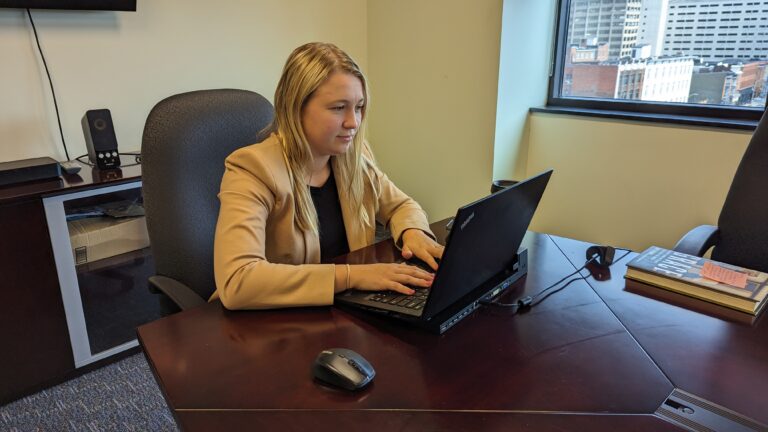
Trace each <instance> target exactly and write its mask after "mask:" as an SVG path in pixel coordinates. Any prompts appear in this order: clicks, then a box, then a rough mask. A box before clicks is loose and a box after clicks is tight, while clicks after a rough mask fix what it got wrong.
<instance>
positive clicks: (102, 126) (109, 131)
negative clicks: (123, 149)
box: [82, 109, 120, 169]
mask: <svg viewBox="0 0 768 432" xmlns="http://www.w3.org/2000/svg"><path fill="white" fill-rule="evenodd" d="M82 124H83V135H85V146H86V147H87V148H88V159H89V160H90V161H91V163H93V164H95V165H96V166H97V167H98V168H99V169H111V168H118V167H119V166H120V154H119V153H118V151H117V137H116V136H115V127H114V126H113V125H112V114H110V112H109V110H108V109H97V110H88V111H86V112H85V115H83V120H82Z"/></svg>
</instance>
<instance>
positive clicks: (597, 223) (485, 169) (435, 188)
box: [0, 0, 751, 249]
mask: <svg viewBox="0 0 768 432" xmlns="http://www.w3.org/2000/svg"><path fill="white" fill-rule="evenodd" d="M554 5H555V0H546V1H545V0H542V1H536V2H531V1H529V0H477V1H474V2H472V7H468V6H467V1H466V0H386V1H384V0H372V1H370V0H369V1H368V2H366V1H362V0H322V1H318V0H290V1H284V0H257V1H238V0H222V1H220V2H216V3H213V2H210V1H201V0H194V1H182V0H162V1H148V0H139V2H138V9H139V11H138V12H136V13H122V12H56V11H35V12H34V16H35V17H36V22H37V25H38V31H39V33H40V37H41V42H42V45H43V49H44V50H45V53H46V57H47V59H48V63H49V66H50V68H51V71H52V73H53V78H54V84H55V85H56V90H57V95H58V97H59V106H60V109H61V113H62V122H63V126H64V133H65V137H66V139H67V143H68V145H69V147H70V154H71V155H72V156H75V155H80V154H83V153H85V144H84V142H83V135H82V130H81V127H80V118H81V117H82V115H83V113H84V112H85V110H87V109H93V108H110V109H111V110H112V115H113V118H114V120H115V128H116V130H117V136H118V142H119V145H120V148H121V149H123V150H126V151H127V150H137V149H139V147H140V141H141V133H142V129H143V125H144V120H145V118H146V115H147V113H148V112H149V110H150V109H151V108H152V106H153V105H154V104H155V103H156V102H158V101H159V100H160V99H162V98H164V97H166V96H169V95H171V94H175V93H179V92H182V91H189V90H195V89H203V88H217V87H233V88H245V89H252V90H255V91H258V92H260V93H262V94H264V95H265V96H267V97H268V98H269V99H271V98H272V93H273V91H274V87H275V84H276V82H277V78H278V76H279V73H280V69H281V67H282V65H283V62H284V60H285V58H286V57H287V55H288V53H289V52H290V51H291V50H292V49H293V48H294V47H296V46H298V45H299V44H301V43H303V42H307V41H310V40H325V41H330V42H334V43H337V44H338V45H339V46H341V47H342V48H344V49H345V50H347V51H348V52H349V53H350V54H352V55H353V56H354V57H355V58H356V59H357V60H358V62H359V63H360V64H361V66H362V67H363V69H364V70H366V72H367V74H368V75H369V78H370V81H371V88H372V95H373V98H372V109H371V130H370V138H371V141H372V143H373V146H374V150H375V151H376V155H377V157H378V159H379V162H380V164H381V165H382V167H383V168H384V169H385V170H386V171H387V172H388V173H389V175H390V176H391V177H392V178H393V179H394V180H395V181H396V183H397V184H398V185H399V186H400V187H401V188H402V189H404V190H405V191H406V192H408V193H409V194H411V195H412V196H414V197H415V198H416V199H417V200H418V201H419V202H421V203H422V205H423V206H424V207H425V209H426V210H427V211H428V213H429V215H430V220H433V221H434V220H437V219H441V218H444V217H447V216H451V215H453V213H454V212H455V209H456V207H458V206H459V205H462V204H465V203H467V202H469V201H471V200H474V199H476V198H479V197H481V196H483V195H484V194H486V193H487V191H488V187H489V183H490V181H491V178H493V177H495V178H504V177H506V178H520V177H523V176H525V175H531V174H533V173H536V172H538V171H540V170H542V169H544V168H546V167H553V168H555V175H554V177H553V178H552V183H551V185H550V187H549V189H548V190H547V192H546V194H545V197H544V201H543V202H542V206H541V208H540V210H539V212H538V214H537V216H536V218H535V220H534V224H533V228H534V229H536V230H539V231H544V232H552V233H555V234H560V235H565V236H569V237H574V238H578V239H583V240H588V241H593V242H600V243H611V244H616V245H621V246H629V247H632V248H635V249H641V248H644V247H645V246H647V245H649V244H658V245H661V246H671V245H672V244H673V243H674V242H675V240H676V239H677V238H678V237H679V236H680V235H681V234H682V233H684V232H685V231H686V230H687V229H688V228H690V227H692V226H694V225H696V224H701V223H713V222H715V220H716V218H717V214H718V212H719V209H720V207H721V205H722V202H723V199H724V196H725V193H726V191H727V189H728V186H729V184H730V179H731V176H732V175H733V172H734V170H735V168H736V165H737V164H738V161H739V159H740V157H741V154H742V152H743V151H744V148H745V146H746V143H747V142H748V140H749V137H750V135H751V134H750V133H748V132H735V131H728V130H722V129H708V128H693V127H680V126H668V125H658V124H643V123H634V122H625V121H609V120H597V119H589V118H581V117H569V116H562V115H550V114H535V115H528V114H527V109H528V107H530V106H541V105H543V103H544V100H545V98H546V87H547V82H548V76H547V71H548V66H547V65H548V61H549V58H550V50H551V43H550V42H551V33H550V29H551V28H552V25H553V21H552V20H553V16H552V14H553V13H554ZM502 9H503V11H502ZM502 12H503V16H502ZM502 19H503V21H504V31H503V32H502V29H501V27H502ZM0 55H2V57H3V58H4V59H5V60H4V61H2V62H0V100H1V101H2V103H0V161H7V160H15V159H22V158H30V157H37V156H51V157H54V158H56V159H60V160H61V159H64V156H63V151H62V149H61V146H60V143H59V139H58V130H57V127H56V120H55V115H54V111H53V106H52V103H51V100H50V93H49V90H48V87H47V81H46V80H45V79H44V78H45V77H44V72H43V70H42V67H41V65H40V63H39V60H38V55H37V52H36V48H35V46H34V41H33V39H32V36H31V31H30V29H29V24H28V23H27V22H26V16H25V14H24V12H22V11H21V10H18V9H0ZM500 59H501V60H500ZM500 67H501V70H500ZM497 103H498V106H497Z"/></svg>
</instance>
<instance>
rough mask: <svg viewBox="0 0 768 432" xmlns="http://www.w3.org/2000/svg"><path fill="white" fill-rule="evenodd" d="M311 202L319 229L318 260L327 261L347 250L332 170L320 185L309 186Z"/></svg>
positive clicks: (345, 235)
mask: <svg viewBox="0 0 768 432" xmlns="http://www.w3.org/2000/svg"><path fill="white" fill-rule="evenodd" d="M309 191H310V192H311V194H312V203H313V204H315V210H316V211H317V221H318V224H319V225H320V226H319V229H320V261H321V262H329V261H330V260H331V259H333V258H336V257H337V256H339V255H344V254H346V253H348V252H349V243H348V242H347V231H346V230H345V229H344V218H343V216H342V215H341V204H340V203H339V191H338V190H337V189H336V180H335V179H334V178H333V172H331V175H330V177H328V180H327V181H326V182H325V184H324V185H322V186H320V187H314V186H310V187H309Z"/></svg>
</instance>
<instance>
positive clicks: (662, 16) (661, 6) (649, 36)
mask: <svg viewBox="0 0 768 432" xmlns="http://www.w3.org/2000/svg"><path fill="white" fill-rule="evenodd" d="M668 7H669V0H643V6H642V11H641V13H640V32H639V33H638V34H637V43H638V45H649V46H650V50H651V55H652V56H655V57H659V56H661V55H662V54H663V52H662V50H663V48H664V30H665V24H666V22H667V10H668Z"/></svg>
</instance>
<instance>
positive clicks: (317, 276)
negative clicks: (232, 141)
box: [210, 135, 431, 309]
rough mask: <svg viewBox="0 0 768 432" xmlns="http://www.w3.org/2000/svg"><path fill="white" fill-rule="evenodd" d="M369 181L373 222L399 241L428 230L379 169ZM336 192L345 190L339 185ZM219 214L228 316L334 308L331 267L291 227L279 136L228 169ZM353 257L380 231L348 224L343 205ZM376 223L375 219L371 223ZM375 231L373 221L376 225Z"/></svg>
mask: <svg viewBox="0 0 768 432" xmlns="http://www.w3.org/2000/svg"><path fill="white" fill-rule="evenodd" d="M372 174H373V175H372V176H371V178H372V179H373V180H374V181H376V182H378V186H379V187H378V188H377V189H378V190H379V191H380V195H379V196H378V197H375V196H373V195H374V194H373V192H372V188H371V187H367V188H366V194H365V197H364V199H363V205H364V206H365V208H366V210H367V211H368V214H369V215H371V219H373V218H374V217H375V218H376V219H377V220H379V221H380V222H382V223H386V224H388V225H389V227H390V230H391V231H392V236H393V238H395V239H399V238H400V235H401V234H402V232H403V231H405V230H406V229H409V228H418V229H421V230H424V231H425V232H427V233H430V234H431V232H430V231H429V224H428V222H427V217H426V214H425V213H424V211H423V210H422V209H421V207H420V206H419V205H418V204H417V203H416V202H415V201H414V200H413V199H411V198H410V197H408V196H407V195H406V194H405V193H403V192H402V191H401V190H400V189H398V188H397V187H396V186H395V185H394V184H393V183H392V182H391V181H390V180H389V179H388V178H387V176H386V175H385V174H384V173H382V172H381V171H380V170H378V168H375V169H374V171H373V173H372ZM336 183H337V185H339V186H338V187H343V186H342V185H341V184H340V182H339V180H338V178H337V179H336ZM219 200H220V201H221V209H220V211H219V219H218V222H217V224H216V238H215V241H214V252H213V257H214V259H213V262H214V273H215V276H216V291H215V292H214V293H213V295H212V296H211V299H210V300H214V299H217V298H218V299H221V302H222V303H223V304H224V306H225V307H226V308H228V309H266V308H277V307H287V306H311V305H329V304H332V303H333V293H334V292H333V291H334V280H335V270H334V265H333V264H319V262H320V240H319V238H318V236H317V235H316V234H314V233H307V232H303V231H301V230H300V229H299V228H298V227H297V226H296V224H295V223H294V211H295V206H294V200H293V188H292V186H291V182H290V180H289V175H288V166H287V164H286V160H285V158H284V156H283V149H282V145H281V144H280V142H279V141H278V140H277V138H275V136H274V135H273V136H270V137H269V138H267V139H266V140H265V141H264V142H262V143H260V144H254V145H251V146H248V147H244V148H241V149H239V150H237V151H235V152H234V153H232V154H231V155H230V156H229V157H228V158H227V160H226V161H225V171H224V177H223V179H222V181H221V191H220V192H219ZM341 213H342V216H343V218H344V227H345V228H346V232H347V240H348V242H349V249H350V250H355V249H359V248H362V247H364V246H368V245H370V244H372V243H373V241H374V235H375V229H374V228H371V227H366V228H365V229H363V228H362V227H360V225H359V224H354V223H351V221H353V220H355V219H354V218H356V217H358V216H357V215H358V214H359V213H358V211H357V209H353V208H350V206H349V203H347V202H344V201H343V200H342V202H341ZM373 215H375V216H373ZM370 222H371V226H373V225H374V220H371V221H370Z"/></svg>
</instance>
